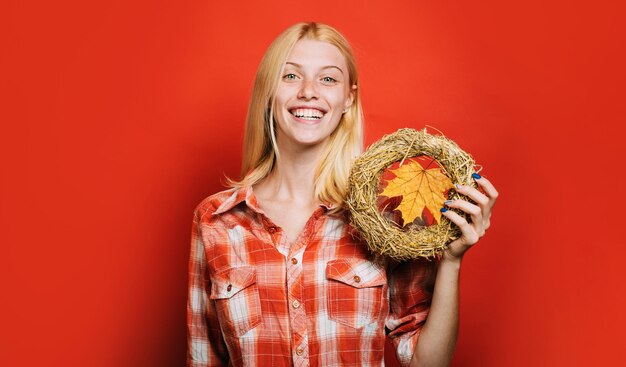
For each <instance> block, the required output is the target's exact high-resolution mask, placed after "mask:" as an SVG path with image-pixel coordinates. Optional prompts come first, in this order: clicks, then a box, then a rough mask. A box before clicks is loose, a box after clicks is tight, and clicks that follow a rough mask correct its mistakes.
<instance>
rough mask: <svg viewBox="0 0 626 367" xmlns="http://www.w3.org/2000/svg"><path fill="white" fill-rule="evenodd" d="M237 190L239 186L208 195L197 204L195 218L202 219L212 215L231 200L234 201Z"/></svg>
mask: <svg viewBox="0 0 626 367" xmlns="http://www.w3.org/2000/svg"><path fill="white" fill-rule="evenodd" d="M237 192H238V188H230V189H227V190H222V191H220V192H216V193H215V194H213V195H210V196H208V197H206V198H205V199H204V200H202V201H201V202H200V203H199V204H198V205H197V206H196V209H195V210H194V218H195V219H196V220H198V221H201V220H202V219H203V218H206V217H210V216H211V215H212V214H214V213H215V212H217V211H218V210H219V209H220V208H221V207H223V206H224V205H226V204H227V203H228V202H229V201H234V200H235V198H236V196H237Z"/></svg>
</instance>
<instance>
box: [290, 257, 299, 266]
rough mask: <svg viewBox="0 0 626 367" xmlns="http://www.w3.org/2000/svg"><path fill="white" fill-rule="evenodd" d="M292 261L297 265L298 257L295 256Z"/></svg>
mask: <svg viewBox="0 0 626 367" xmlns="http://www.w3.org/2000/svg"><path fill="white" fill-rule="evenodd" d="M291 263H292V264H294V265H296V264H297V263H298V259H296V258H295V257H294V258H292V259H291Z"/></svg>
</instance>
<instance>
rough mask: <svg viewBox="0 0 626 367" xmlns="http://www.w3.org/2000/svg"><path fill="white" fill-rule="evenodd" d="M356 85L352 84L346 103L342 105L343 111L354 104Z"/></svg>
mask: <svg viewBox="0 0 626 367" xmlns="http://www.w3.org/2000/svg"><path fill="white" fill-rule="evenodd" d="M356 88H357V86H356V84H352V88H350V93H349V94H348V99H346V103H345V104H344V111H345V110H347V109H348V108H350V106H352V103H353V102H354V95H355V94H356Z"/></svg>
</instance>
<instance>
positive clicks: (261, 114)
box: [227, 22, 363, 211]
mask: <svg viewBox="0 0 626 367" xmlns="http://www.w3.org/2000/svg"><path fill="white" fill-rule="evenodd" d="M301 39H311V40H316V41H323V42H327V43H330V44H331V45H334V46H336V47H337V48H338V49H339V51H340V52H341V54H342V55H343V56H344V58H345V60H346V65H347V67H348V76H349V86H350V88H351V91H352V93H353V94H354V101H353V102H352V104H351V105H350V107H348V109H347V111H346V113H344V114H343V115H342V117H341V120H340V121H339V125H338V126H337V128H336V129H335V131H333V132H332V134H331V135H330V139H329V141H328V144H327V145H326V148H325V150H324V152H323V153H322V156H321V159H320V163H319V165H318V167H317V170H316V173H315V197H316V198H317V199H318V200H319V201H321V202H323V203H329V204H332V205H333V206H335V208H334V211H339V210H340V209H341V207H342V205H343V199H344V197H345V195H346V189H347V184H348V175H349V174H350V166H351V164H352V161H353V160H354V159H355V158H356V157H357V156H358V155H360V154H361V152H362V150H363V114H362V110H361V99H360V95H359V88H358V82H359V81H358V72H357V67H356V61H355V58H354V55H353V52H352V48H351V47H350V44H349V43H348V41H347V40H346V39H345V38H344V37H343V36H342V35H341V34H340V33H339V32H338V31H337V30H335V29H334V28H332V27H330V26H328V25H325V24H321V23H314V22H311V23H298V24H295V25H293V26H291V27H289V28H288V29H286V30H285V31H284V32H283V33H281V34H280V35H279V36H278V37H277V38H276V39H275V40H274V41H273V42H272V44H271V45H270V46H269V48H268V49H267V51H266V52H265V55H264V56H263V59H262V60H261V64H260V65H259V69H258V70H257V73H256V78H255V81H254V87H253V89H252V95H251V97H250V105H249V107H248V115H247V117H246V128H245V135H244V145H243V161H242V166H241V175H242V179H241V180H240V181H233V180H230V179H227V180H228V184H229V186H231V187H242V186H248V185H250V186H251V185H254V184H255V183H257V182H259V181H261V180H262V179H264V178H265V177H266V176H267V175H269V174H270V172H271V171H272V169H273V168H274V166H275V163H276V159H277V157H278V156H279V152H278V146H277V144H276V133H275V126H274V125H275V122H274V99H275V95H276V90H277V88H278V83H279V80H280V77H281V74H282V72H283V68H284V64H285V62H286V61H287V56H288V55H289V53H290V52H291V50H292V49H293V47H294V45H295V44H296V42H297V41H299V40H301ZM352 86H357V88H354V89H353V88H352Z"/></svg>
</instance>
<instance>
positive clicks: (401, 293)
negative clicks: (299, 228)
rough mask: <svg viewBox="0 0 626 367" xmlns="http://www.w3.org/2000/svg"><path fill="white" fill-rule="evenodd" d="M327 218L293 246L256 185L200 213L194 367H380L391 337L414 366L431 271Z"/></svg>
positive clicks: (193, 269) (191, 349)
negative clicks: (375, 248)
mask: <svg viewBox="0 0 626 367" xmlns="http://www.w3.org/2000/svg"><path fill="white" fill-rule="evenodd" d="M327 211H328V207H326V206H323V205H322V206H320V207H319V208H318V209H317V210H316V211H315V213H314V214H313V215H312V216H311V218H310V219H309V221H308V222H307V224H306V226H305V229H304V231H303V233H302V234H301V235H300V236H299V238H298V239H297V240H296V241H295V242H294V243H292V244H291V245H290V244H289V242H288V241H287V239H286V236H285V235H284V234H283V231H282V229H281V228H280V227H278V226H277V225H276V224H274V223H273V222H272V221H271V220H270V219H269V218H268V217H267V216H266V215H265V214H264V213H263V211H262V210H261V209H260V208H259V206H258V203H257V200H256V198H255V196H254V194H253V192H252V189H251V188H250V187H245V188H241V189H230V190H226V191H222V192H220V193H217V194H215V195H213V196H210V197H208V198H207V199H205V200H204V201H202V202H201V203H200V204H199V205H198V207H197V208H196V211H195V213H194V214H195V216H194V221H193V229H192V241H191V256H190V260H189V299H188V305H187V333H188V352H187V366H188V367H205V366H227V365H228V366H316V367H317V366H319V367H331V366H360V367H361V366H384V360H383V355H384V353H383V352H384V346H385V336H386V335H388V336H389V337H390V338H391V341H392V344H393V346H394V347H395V348H396V354H397V356H398V359H399V361H400V363H401V364H402V365H408V364H409V361H410V360H411V357H412V355H413V351H414V346H415V343H416V341H417V338H418V336H419V333H420V330H421V327H422V325H423V324H424V321H425V319H426V316H427V314H428V310H429V307H430V300H431V293H430V291H428V290H427V289H432V288H431V287H432V279H433V275H434V269H435V264H434V263H433V262H429V261H427V260H415V261H410V262H404V263H397V262H392V261H391V260H389V259H387V258H382V259H381V258H380V257H378V258H376V257H374V256H373V255H372V254H371V253H370V252H369V251H368V249H367V247H366V246H365V245H364V244H363V243H361V242H360V241H359V240H358V239H357V238H358V237H354V236H352V235H351V233H352V227H350V225H348V224H346V222H345V220H344V219H342V217H338V216H331V215H329V214H328V213H327ZM427 284H429V285H427Z"/></svg>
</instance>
